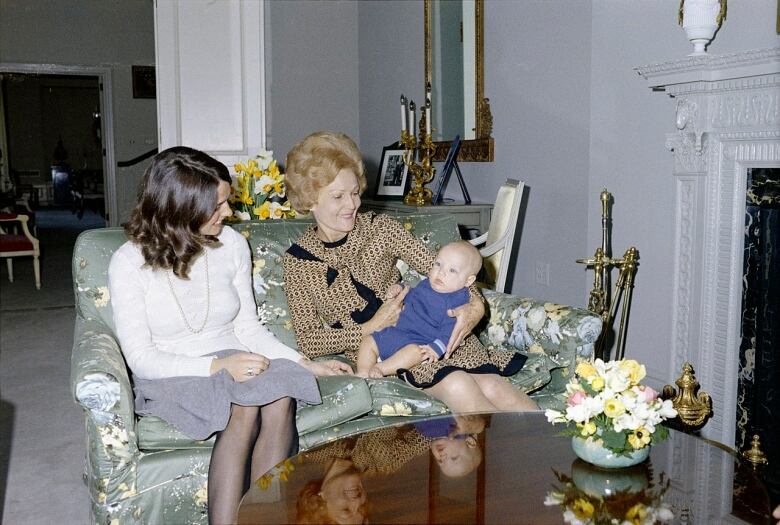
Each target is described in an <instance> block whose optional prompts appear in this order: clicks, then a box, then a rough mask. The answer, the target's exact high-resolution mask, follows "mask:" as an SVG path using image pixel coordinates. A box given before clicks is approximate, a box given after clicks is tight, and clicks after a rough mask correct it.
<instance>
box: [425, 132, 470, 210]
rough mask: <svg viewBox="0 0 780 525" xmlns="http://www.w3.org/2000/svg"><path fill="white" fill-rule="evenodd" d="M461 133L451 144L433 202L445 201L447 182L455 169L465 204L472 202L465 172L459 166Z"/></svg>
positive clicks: (440, 202)
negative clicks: (464, 177) (464, 176)
mask: <svg viewBox="0 0 780 525" xmlns="http://www.w3.org/2000/svg"><path fill="white" fill-rule="evenodd" d="M460 144H461V140H460V135H455V138H454V139H453V141H452V144H451V145H450V150H449V151H448V152H447V158H446V159H445V160H444V166H442V169H441V173H440V174H439V179H438V185H437V186H436V191H434V193H433V202H432V203H433V204H442V203H443V202H444V192H445V190H446V189H447V183H448V182H449V180H450V176H451V175H452V172H453V170H454V171H455V175H456V176H457V178H458V184H459V185H460V190H461V193H463V202H464V204H471V196H470V195H469V190H468V189H466V183H465V181H464V180H463V174H462V173H461V172H460V166H458V160H457V158H458V150H460Z"/></svg>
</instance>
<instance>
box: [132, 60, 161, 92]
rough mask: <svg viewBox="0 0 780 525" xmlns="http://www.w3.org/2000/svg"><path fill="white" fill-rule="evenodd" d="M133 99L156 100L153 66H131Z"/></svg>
mask: <svg viewBox="0 0 780 525" xmlns="http://www.w3.org/2000/svg"><path fill="white" fill-rule="evenodd" d="M132 75H133V98H157V76H156V74H155V69H154V66H133V67H132Z"/></svg>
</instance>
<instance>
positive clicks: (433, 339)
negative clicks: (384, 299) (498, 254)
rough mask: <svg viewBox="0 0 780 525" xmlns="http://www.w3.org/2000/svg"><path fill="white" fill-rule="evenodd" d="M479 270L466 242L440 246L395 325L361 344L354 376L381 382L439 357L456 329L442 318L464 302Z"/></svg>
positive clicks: (476, 256)
mask: <svg viewBox="0 0 780 525" xmlns="http://www.w3.org/2000/svg"><path fill="white" fill-rule="evenodd" d="M481 267H482V256H481V255H480V254H479V250H477V249H476V248H475V247H474V246H472V245H471V244H469V243H468V242H466V241H455V242H452V243H450V244H447V245H445V246H443V247H442V248H441V250H439V253H438V254H437V255H436V260H434V262H433V266H432V267H431V270H430V271H429V272H428V278H427V279H424V280H423V281H421V282H420V284H418V285H417V286H416V287H415V288H413V289H411V290H409V293H408V294H407V296H406V298H405V299H404V309H403V311H402V312H401V315H400V316H399V317H398V322H397V323H396V325H395V326H389V327H387V328H384V329H382V330H380V331H378V332H375V333H373V334H371V335H368V336H366V337H365V338H363V341H362V342H361V343H360V349H359V350H358V356H357V375H359V376H361V377H371V378H380V377H383V376H388V375H393V374H395V373H396V372H397V371H398V370H399V369H409V368H411V367H413V366H416V365H418V364H420V363H423V362H432V361H435V360H437V359H439V358H440V357H441V356H442V355H444V351H445V350H446V349H447V343H448V341H449V338H450V334H451V333H452V329H453V327H454V326H455V318H454V317H450V316H449V315H447V312H448V310H451V309H453V308H457V307H459V306H462V305H464V304H466V303H468V302H469V291H468V287H469V286H471V284H472V283H473V282H474V281H475V280H476V278H477V277H476V276H477V273H479V269H480V268H481ZM400 286H401V285H398V284H396V285H393V287H391V289H390V290H388V293H387V295H388V297H394V296H395V295H397V294H398V293H399V289H400ZM379 358H381V360H380V359H379Z"/></svg>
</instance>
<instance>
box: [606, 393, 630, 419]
mask: <svg viewBox="0 0 780 525" xmlns="http://www.w3.org/2000/svg"><path fill="white" fill-rule="evenodd" d="M625 411H626V407H625V406H623V403H622V402H621V401H620V400H619V399H616V398H612V399H607V400H606V401H604V414H605V415H606V416H607V417H610V418H612V419H614V418H616V417H618V416H620V415H622V414H623V413H625Z"/></svg>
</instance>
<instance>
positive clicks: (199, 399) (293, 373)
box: [133, 350, 322, 439]
mask: <svg viewBox="0 0 780 525" xmlns="http://www.w3.org/2000/svg"><path fill="white" fill-rule="evenodd" d="M233 352H235V351H234V350H223V351H220V352H216V353H215V354H214V355H217V356H219V357H225V356H227V355H230V354H232V353H233ZM133 380H134V383H135V385H134V387H133V390H134V391H135V411H136V413H138V414H139V415H142V416H147V415H152V416H157V417H160V418H162V419H164V420H165V421H167V422H168V423H170V424H171V425H173V426H174V427H176V428H177V429H179V430H180V431H181V432H182V433H184V434H185V435H187V436H188V437H190V438H192V439H206V438H208V437H209V436H210V435H212V434H213V433H214V432H219V431H221V430H224V429H225V427H226V426H227V423H228V419H230V405H231V404H236V405H241V406H263V405H267V404H269V403H273V402H274V401H276V400H278V399H281V398H283V397H293V398H296V399H298V400H300V401H304V402H306V403H312V404H317V403H321V402H322V400H321V398H320V391H319V388H318V387H317V380H316V379H315V377H314V375H312V373H311V372H309V371H308V370H306V369H305V368H303V367H302V366H300V365H299V364H297V363H293V362H292V361H290V360H289V359H271V360H270V365H269V366H268V368H267V369H266V370H265V371H264V372H262V373H261V374H259V375H257V376H255V377H253V378H252V379H250V380H248V381H244V382H243V383H239V382H237V381H235V380H234V379H233V376H231V375H230V373H229V372H228V371H227V370H224V369H223V370H220V371H219V372H217V373H216V374H212V375H210V376H207V377H199V376H185V377H168V378H165V379H152V380H148V379H140V378H138V377H134V378H133Z"/></svg>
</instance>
